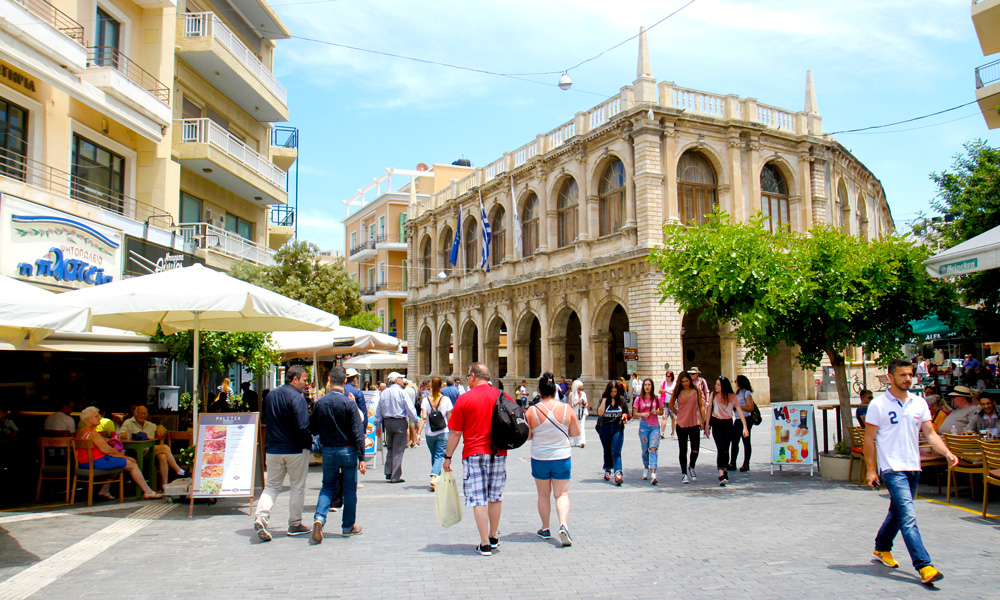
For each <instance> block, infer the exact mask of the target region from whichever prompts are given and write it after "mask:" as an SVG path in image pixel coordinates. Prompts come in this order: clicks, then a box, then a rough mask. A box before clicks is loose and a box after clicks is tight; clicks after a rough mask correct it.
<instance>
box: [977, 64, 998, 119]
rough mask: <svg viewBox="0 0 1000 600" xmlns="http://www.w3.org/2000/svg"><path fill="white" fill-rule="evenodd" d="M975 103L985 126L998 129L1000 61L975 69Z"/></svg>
mask: <svg viewBox="0 0 1000 600" xmlns="http://www.w3.org/2000/svg"><path fill="white" fill-rule="evenodd" d="M976 101H977V102H979V110H981V111H983V118H985V119H986V126H987V127H989V128H990V129H996V128H998V127H1000V60H995V61H993V62H991V63H988V64H985V65H983V66H981V67H977V68H976Z"/></svg>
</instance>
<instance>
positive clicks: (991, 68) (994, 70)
mask: <svg viewBox="0 0 1000 600" xmlns="http://www.w3.org/2000/svg"><path fill="white" fill-rule="evenodd" d="M997 81H1000V60H995V61H993V62H991V63H988V64H985V65H983V66H981V67H976V89H977V90H978V89H980V88H983V87H986V86H988V85H990V84H991V83H996V82H997Z"/></svg>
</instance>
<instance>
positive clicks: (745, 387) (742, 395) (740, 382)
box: [729, 375, 757, 473]
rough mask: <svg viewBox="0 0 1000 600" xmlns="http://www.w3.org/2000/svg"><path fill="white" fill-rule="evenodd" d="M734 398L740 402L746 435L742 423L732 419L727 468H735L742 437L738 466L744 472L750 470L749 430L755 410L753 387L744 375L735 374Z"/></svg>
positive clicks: (733, 469) (732, 469) (752, 423)
mask: <svg viewBox="0 0 1000 600" xmlns="http://www.w3.org/2000/svg"><path fill="white" fill-rule="evenodd" d="M736 399H737V400H738V401H739V403H740V410H742V411H743V414H744V415H745V416H746V428H747V435H746V437H743V425H742V424H741V423H740V422H739V421H737V420H733V434H732V436H733V441H732V444H731V445H730V447H729V470H730V471H735V470H736V461H737V460H739V458H740V438H741V437H743V466H741V467H740V472H741V473H746V472H747V471H749V470H750V430H751V429H753V426H754V422H753V418H752V416H753V412H754V411H755V410H757V405H756V404H754V401H753V388H752V387H751V386H750V380H749V379H747V377H746V375H737V376H736Z"/></svg>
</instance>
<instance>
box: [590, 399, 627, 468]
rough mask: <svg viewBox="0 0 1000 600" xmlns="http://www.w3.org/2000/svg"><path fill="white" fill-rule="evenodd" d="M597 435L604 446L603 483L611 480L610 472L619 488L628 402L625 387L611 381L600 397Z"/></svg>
mask: <svg viewBox="0 0 1000 600" xmlns="http://www.w3.org/2000/svg"><path fill="white" fill-rule="evenodd" d="M597 416H598V419H597V433H598V435H600V436H601V445H602V446H604V481H608V480H610V479H611V473H612V470H613V471H614V475H615V485H618V486H620V485H621V484H622V482H623V480H624V477H623V476H622V444H623V443H624V442H625V423H628V421H629V418H630V416H629V412H628V402H626V400H625V386H624V385H622V384H620V383H618V382H617V381H614V380H611V381H609V382H608V386H607V387H606V388H604V394H602V395H601V405H600V406H599V407H598V408H597Z"/></svg>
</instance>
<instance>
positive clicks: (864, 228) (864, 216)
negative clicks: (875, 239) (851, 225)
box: [856, 194, 868, 241]
mask: <svg viewBox="0 0 1000 600" xmlns="http://www.w3.org/2000/svg"><path fill="white" fill-rule="evenodd" d="M856 215H857V219H858V237H860V238H861V239H862V240H866V241H867V240H868V206H867V205H866V204H865V195H864V194H858V211H857V213H856Z"/></svg>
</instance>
